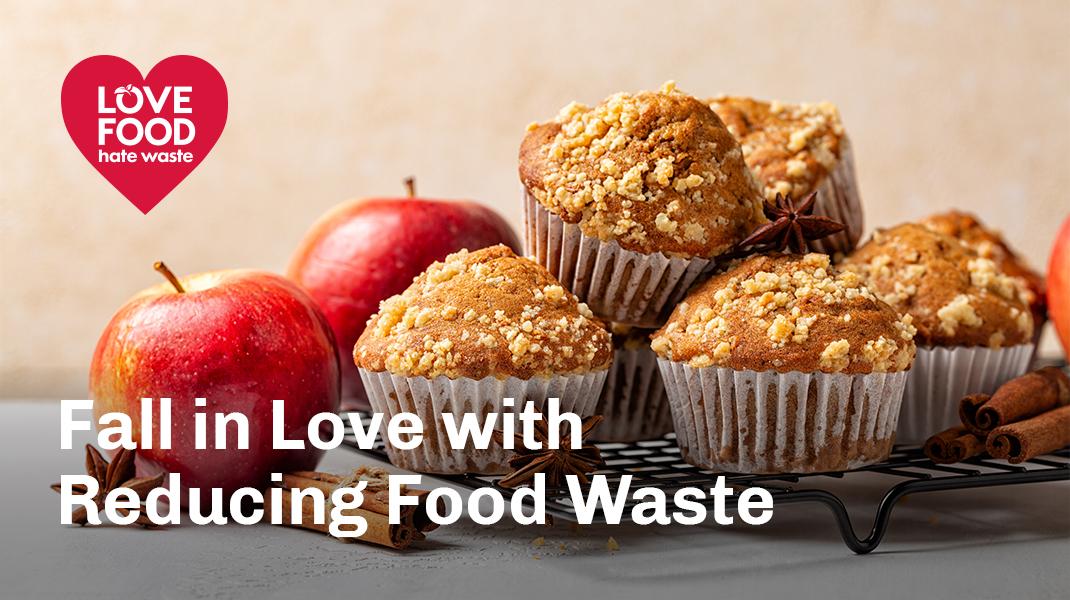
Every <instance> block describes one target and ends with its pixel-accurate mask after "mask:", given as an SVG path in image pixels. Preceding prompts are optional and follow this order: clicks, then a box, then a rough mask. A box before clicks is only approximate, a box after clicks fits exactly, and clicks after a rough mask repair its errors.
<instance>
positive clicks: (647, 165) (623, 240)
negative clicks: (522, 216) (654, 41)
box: [520, 82, 765, 258]
mask: <svg viewBox="0 0 1070 600" xmlns="http://www.w3.org/2000/svg"><path fill="white" fill-rule="evenodd" d="M520 179H521V181H522V182H523V183H524V186H525V187H526V188H527V190H528V191H529V192H530V193H531V194H532V195H533V196H535V198H536V199H537V200H538V201H539V202H540V203H541V204H542V205H543V206H545V207H546V209H547V210H549V211H551V212H552V213H554V214H556V215H557V216H559V217H560V218H561V219H562V220H564V221H566V222H568V223H579V224H580V229H581V231H583V232H584V233H585V234H586V235H589V236H592V237H597V238H599V239H601V240H607V241H608V240H616V241H617V243H619V244H620V246H621V247H622V248H624V249H626V250H632V251H635V252H642V253H646V254H652V253H654V252H663V253H665V254H667V255H675V256H685V257H693V256H698V257H704V258H709V257H714V256H717V255H719V254H722V253H724V252H725V251H727V250H728V249H730V248H732V247H733V246H734V245H735V244H736V243H737V242H739V241H740V240H742V239H743V238H744V237H746V236H747V235H748V234H749V233H750V232H751V231H752V230H754V228H755V227H756V226H757V225H758V224H760V223H762V222H764V221H765V217H764V215H763V214H762V211H761V200H762V197H761V191H760V189H759V187H758V183H757V181H756V180H755V178H754V175H753V174H752V173H751V172H750V170H749V169H747V165H746V164H745V163H744V162H743V153H742V151H741V150H740V148H739V143H738V142H737V141H736V140H735V138H733V137H732V134H731V133H729V132H728V130H727V129H726V128H725V126H724V123H722V122H721V120H720V119H719V118H717V115H716V114H714V113H713V111H712V110H710V108H709V106H707V105H706V104H704V103H703V102H700V101H699V100H696V99H695V98H692V97H691V96H688V95H687V94H684V93H682V92H680V91H678V90H677V89H676V87H675V86H674V85H673V84H672V83H671V82H670V83H667V84H665V86H664V87H663V88H662V89H661V91H658V92H639V93H637V94H624V93H620V94H614V95H612V96H610V97H609V98H606V99H605V100H604V101H602V103H600V104H598V105H597V106H595V107H593V108H591V107H588V106H584V105H582V104H577V103H575V102H574V103H572V104H569V105H568V106H566V107H565V108H563V109H562V110H561V112H560V114H559V115H558V116H557V118H556V119H554V120H553V121H549V122H547V123H542V124H532V125H530V126H529V127H528V133H527V135H526V136H525V137H524V141H523V143H522V144H521V146H520Z"/></svg>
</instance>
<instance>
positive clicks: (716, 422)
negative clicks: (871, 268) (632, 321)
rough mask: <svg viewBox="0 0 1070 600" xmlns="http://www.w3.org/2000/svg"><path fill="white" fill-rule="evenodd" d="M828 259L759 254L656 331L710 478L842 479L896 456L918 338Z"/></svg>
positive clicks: (679, 418) (713, 282)
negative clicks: (836, 473) (712, 472)
mask: <svg viewBox="0 0 1070 600" xmlns="http://www.w3.org/2000/svg"><path fill="white" fill-rule="evenodd" d="M910 321H911V320H910V317H901V316H900V315H899V313H897V312H896V311H895V310H894V309H892V308H891V307H890V306H888V305H887V304H885V303H884V302H881V301H880V300H879V299H878V298H877V297H876V296H875V295H874V294H873V293H872V292H871V291H870V290H869V289H867V288H866V287H865V286H864V285H863V284H862V280H861V278H860V277H859V276H858V275H856V274H854V273H850V272H846V273H844V272H839V271H837V270H836V269H835V268H834V267H833V266H832V265H831V264H830V263H829V257H828V256H827V255H824V254H807V255H803V256H800V255H787V254H770V255H757V256H753V257H751V258H748V259H746V260H744V261H743V262H741V263H739V264H738V265H735V266H733V267H731V268H729V269H727V270H726V271H725V272H723V273H720V274H718V275H716V276H714V277H712V278H711V279H710V280H708V281H707V282H705V283H703V284H702V285H700V286H698V287H697V288H696V289H695V290H694V291H692V292H691V293H690V294H689V295H688V297H687V300H686V301H684V302H683V303H681V304H680V305H679V306H678V307H677V308H676V310H675V311H674V312H673V314H672V316H671V317H670V318H669V321H668V323H666V324H665V326H664V327H662V328H661V329H660V330H659V331H658V332H657V333H655V336H654V339H653V344H652V348H653V349H654V351H655V352H656V353H657V354H658V355H659V357H661V369H662V375H663V376H664V378H665V381H666V386H667V388H668V389H669V398H670V402H671V405H672V413H673V418H674V420H675V425H676V434H677V440H678V442H679V444H680V448H681V451H682V452H683V455H684V457H685V458H686V459H687V460H688V461H689V462H692V463H693V464H696V465H699V466H702V467H704V468H709V469H718V470H728V471H735V472H748V473H770V472H812V471H828V470H842V469H848V468H853V467H855V466H859V465H862V464H866V463H869V462H874V461H879V460H882V459H883V458H884V457H886V456H887V454H888V452H889V450H890V449H891V445H892V442H893V439H894V435H895V425H896V419H897V417H898V413H899V401H900V398H901V397H902V391H903V385H904V382H905V379H906V369H908V368H909V367H910V364H911V360H912V359H913V357H914V343H913V341H912V339H913V336H914V333H915V330H914V327H913V326H912V325H911V322H910Z"/></svg>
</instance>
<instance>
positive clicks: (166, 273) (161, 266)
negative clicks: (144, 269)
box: [152, 260, 186, 294]
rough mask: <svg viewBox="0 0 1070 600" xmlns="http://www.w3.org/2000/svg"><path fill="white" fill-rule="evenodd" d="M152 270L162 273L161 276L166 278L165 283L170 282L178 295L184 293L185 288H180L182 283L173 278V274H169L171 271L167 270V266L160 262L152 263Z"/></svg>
mask: <svg viewBox="0 0 1070 600" xmlns="http://www.w3.org/2000/svg"><path fill="white" fill-rule="evenodd" d="M152 268H153V269H156V270H157V271H159V272H160V273H162V274H163V276H164V277H166V278H167V281H170V282H171V285H173V286H175V290H177V291H178V293H179V294H185V293H186V288H184V287H182V282H180V281H179V280H178V277H175V274H174V273H172V272H171V269H168V268H167V265H165V264H163V261H162V260H158V261H156V262H155V263H153V265H152Z"/></svg>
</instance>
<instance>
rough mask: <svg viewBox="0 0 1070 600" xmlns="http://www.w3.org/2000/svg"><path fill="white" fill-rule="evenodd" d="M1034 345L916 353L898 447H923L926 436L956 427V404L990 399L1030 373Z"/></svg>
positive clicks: (905, 398)
mask: <svg viewBox="0 0 1070 600" xmlns="http://www.w3.org/2000/svg"><path fill="white" fill-rule="evenodd" d="M1032 354H1033V344H1022V345H1020V346H1011V347H1009V348H984V347H976V348H966V347H950V348H944V347H934V348H921V347H919V348H918V353H917V355H916V356H915V357H914V365H913V366H912V367H911V368H910V371H909V373H910V376H909V377H908V378H907V389H906V394H905V395H904V397H903V410H902V411H901V412H900V413H899V434H898V436H897V441H898V443H900V444H922V443H924V442H925V440H926V439H928V438H929V436H931V435H933V434H935V433H938V432H940V431H943V430H945V429H947V428H949V427H952V426H954V425H960V424H961V421H960V420H959V401H960V400H962V397H963V396H966V395H968V394H991V393H992V392H994V391H996V388H998V387H999V386H1000V385H1002V384H1003V383H1004V382H1005V381H1007V380H1009V379H1013V378H1015V377H1017V376H1019V375H1021V374H1023V373H1025V372H1026V371H1027V370H1028V369H1029V359H1030V357H1031V356H1032Z"/></svg>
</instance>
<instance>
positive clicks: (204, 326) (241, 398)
mask: <svg viewBox="0 0 1070 600" xmlns="http://www.w3.org/2000/svg"><path fill="white" fill-rule="evenodd" d="M157 270H160V271H161V272H162V273H164V275H165V276H166V277H167V278H168V280H169V281H170V283H162V284H160V285H157V286H155V287H152V288H149V289H146V290H144V291H142V292H140V293H139V294H137V295H136V296H134V297H133V298H131V299H130V301H128V302H127V303H126V304H125V305H124V306H123V307H122V308H120V309H119V312H117V313H116V314H115V316H114V317H112V320H111V322H110V323H109V324H108V326H107V328H105V330H104V333H103V334H102V335H101V336H100V341H98V342H97V348H96V352H94V354H93V363H92V365H91V366H90V375H89V391H90V396H91V397H92V399H93V400H94V405H93V408H94V412H95V414H96V417H97V418H98V419H99V418H100V416H101V415H102V414H104V413H107V412H121V413H126V414H127V415H129V416H130V417H131V419H132V420H133V423H134V432H135V433H134V439H135V441H138V440H140V437H141V433H140V431H141V420H140V415H141V408H140V406H141V398H161V397H163V398H171V402H172V407H171V414H172V428H171V431H172V447H171V449H170V450H161V449H158V448H159V441H158V440H159V437H158V433H154V435H153V439H154V443H153V449H139V450H138V454H137V460H138V467H139V470H141V471H143V472H145V473H156V472H159V471H161V470H162V471H167V472H172V473H180V474H181V476H182V484H183V487H200V488H202V490H204V489H206V488H210V487H220V488H223V490H224V492H225V493H229V492H232V491H234V490H235V489H237V488H239V487H243V486H258V487H263V486H264V485H265V484H266V483H268V481H269V476H270V473H272V472H282V471H293V470H307V469H312V468H314V467H315V466H316V463H317V462H319V459H320V457H321V456H322V454H323V452H322V451H321V450H317V449H315V448H313V447H312V446H311V445H310V444H307V443H306V449H304V450H282V451H279V450H274V449H273V448H272V439H271V435H272V401H273V400H276V399H280V400H285V401H286V404H285V419H286V432H287V437H288V438H289V439H298V438H300V439H305V440H307V437H308V436H307V426H308V422H309V419H310V418H311V417H312V416H313V415H314V414H316V413H319V412H325V411H335V410H338V402H339V394H340V382H339V359H338V355H337V353H336V351H335V344H334V337H333V336H332V334H331V330H330V326H329V325H328V324H327V321H326V320H325V319H324V318H323V315H322V314H321V313H320V312H319V309H318V308H317V307H316V305H315V303H314V302H313V301H312V299H311V298H309V297H308V295H307V294H306V293H305V292H303V291H302V290H301V289H300V288H298V287H297V286H296V285H294V284H293V283H292V282H291V281H289V280H288V279H286V278H284V277H282V276H280V275H275V274H273V273H266V272H262V271H246V270H234V271H216V272H210V273H202V274H199V275H193V276H190V277H185V278H182V279H181V280H180V279H178V278H176V277H175V276H174V275H173V274H171V272H170V271H168V270H167V267H165V266H163V265H162V263H157ZM195 398H206V399H207V406H206V407H204V408H198V407H195V406H194V399H195ZM198 412H200V413H204V414H206V415H208V420H207V424H208V427H207V429H208V438H207V440H208V447H209V448H211V449H209V450H195V449H194V439H195V438H194V414H195V413H198ZM217 412H228V413H229V412H239V413H243V414H244V415H245V416H246V417H248V419H249V448H248V449H247V450H238V449H236V448H235V445H236V442H237V436H236V435H235V431H236V428H235V427H234V426H233V425H231V426H230V428H229V432H230V437H229V438H228V448H227V449H214V444H215V428H214V426H213V423H214V413H217ZM158 420H159V416H158V414H157V413H155V412H154V421H157V422H158ZM153 429H154V432H158V427H157V426H156V425H154V426H153ZM203 493H204V491H202V494H203ZM205 497H206V496H205Z"/></svg>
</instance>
